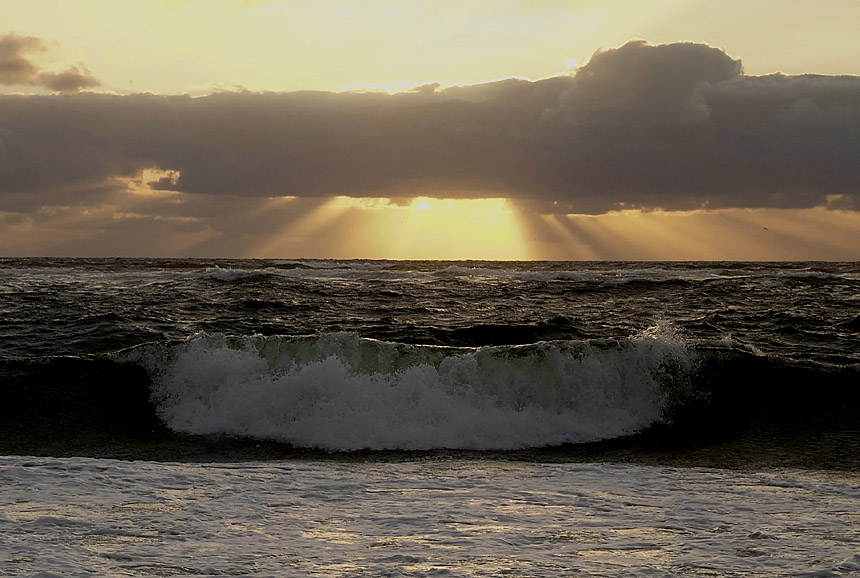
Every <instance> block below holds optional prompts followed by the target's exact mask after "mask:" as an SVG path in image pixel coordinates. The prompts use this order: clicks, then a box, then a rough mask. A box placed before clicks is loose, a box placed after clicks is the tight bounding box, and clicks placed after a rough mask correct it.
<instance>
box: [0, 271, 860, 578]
mask: <svg viewBox="0 0 860 578" xmlns="http://www.w3.org/2000/svg"><path fill="white" fill-rule="evenodd" d="M0 314H2V316H0V388H2V390H0V391H2V393H0V395H2V400H3V401H2V404H0V574H2V575H9V576H41V577H49V576H93V575H96V576H180V575H181V576H195V575H200V576H208V575H231V576H245V575H253V576H293V575H295V576H307V575H316V576H560V575H581V576H618V575H659V576H666V575H678V576H857V575H860V263H799V262H798V263H759V262H756V263H744V262H682V263H680V262H663V263H643V262H631V263H609V262H477V261H461V262H434V261H414V262H412V261H331V260H229V259H52V258H38V259H36V258H34V259H17V258H16V259H12V258H7V259H0Z"/></svg>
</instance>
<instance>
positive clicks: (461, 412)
mask: <svg viewBox="0 0 860 578" xmlns="http://www.w3.org/2000/svg"><path fill="white" fill-rule="evenodd" d="M134 355H136V356H138V360H140V361H143V362H144V363H145V364H146V365H147V366H148V367H149V368H150V371H151V372H152V373H153V381H154V385H153V387H154V394H153V395H154V399H155V401H156V403H157V409H158V413H159V415H160V416H161V417H162V418H163V419H164V420H165V421H166V423H167V424H168V426H169V427H171V428H172V429H174V430H176V431H181V432H187V433H195V434H213V433H223V434H232V435H242V436H251V437H258V438H266V439H274V440H279V441H284V442H289V443H292V444H295V445H298V446H303V447H318V448H325V449H330V450H357V449H364V448H371V449H431V448H458V449H515V448H524V447H540V446H546V445H556V444H562V443H568V442H584V441H591V440H598V439H604V438H611V437H616V436H621V435H625V434H630V433H633V432H635V431H638V430H641V429H642V428H645V427H647V426H648V425H650V424H653V423H655V422H656V421H658V420H659V419H660V414H661V390H660V387H659V385H658V383H657V381H656V374H657V372H658V370H659V368H660V367H661V364H663V363H664V362H665V361H666V359H667V358H668V357H671V358H674V359H675V360H676V361H677V360H683V359H685V357H686V356H687V355H688V354H687V353H686V350H685V349H684V347H683V344H682V343H681V342H680V340H678V339H674V340H672V339H665V338H662V337H660V336H657V335H654V336H647V337H642V338H636V339H632V340H624V341H602V342H584V341H569V342H547V343H538V344H534V345H529V346H516V347H513V346H507V347H484V348H479V349H454V348H440V347H422V346H410V345H405V344H397V343H385V342H380V341H375V340H371V339H361V338H359V337H358V336H357V335H355V334H349V333H336V334H327V335H322V336H316V337H304V338H287V337H262V336H255V337H236V338H229V337H224V336H217V335H216V336H207V335H198V336H195V337H194V338H192V339H190V340H188V341H187V342H185V343H182V344H180V345H178V346H174V347H172V348H167V349H165V348H163V347H154V346H153V347H149V348H142V349H139V350H136V351H135V353H134Z"/></svg>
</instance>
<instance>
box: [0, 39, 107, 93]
mask: <svg viewBox="0 0 860 578" xmlns="http://www.w3.org/2000/svg"><path fill="white" fill-rule="evenodd" d="M42 50H44V44H43V43H42V40H41V39H39V38H35V37H32V36H18V35H15V34H6V35H5V36H0V84H3V85H7V86H13V85H16V84H21V85H32V86H41V87H44V88H47V89H49V90H53V91H57V92H72V91H76V90H80V89H82V88H93V87H96V86H99V84H100V82H99V81H98V80H97V79H96V78H95V77H94V76H93V75H92V74H91V73H90V72H89V71H88V70H86V69H81V68H79V67H77V66H70V67H69V68H67V69H66V70H65V71H63V72H46V71H43V70H41V69H40V68H39V67H38V66H36V65H35V64H34V63H33V62H32V61H31V60H30V59H29V58H27V55H28V54H32V53H33V52H40V51H42Z"/></svg>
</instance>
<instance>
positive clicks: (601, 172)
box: [0, 0, 860, 260]
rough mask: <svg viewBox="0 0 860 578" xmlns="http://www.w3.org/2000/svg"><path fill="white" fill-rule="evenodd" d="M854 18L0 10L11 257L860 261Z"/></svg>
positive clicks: (649, 8) (579, 11)
mask: <svg viewBox="0 0 860 578" xmlns="http://www.w3.org/2000/svg"><path fill="white" fill-rule="evenodd" d="M858 21H860V2H847V1H842V0H817V1H814V2H813V1H807V0H755V1H753V2H750V1H749V0H744V1H743V2H741V1H737V0H721V1H719V2H717V1H710V0H650V1H649V2H641V1H640V0H635V1H634V0H615V1H602V2H599V1H593V0H566V1H559V0H531V1H520V2H518V1H512V0H495V1H489V0H486V1H485V0H472V1H470V0H459V1H449V0H435V1H424V0H419V1H411V2H410V1H394V0H367V1H363V0H314V1H311V0H278V1H276V0H148V1H144V0H124V1H123V2H116V1H113V0H0V256H139V257H158V256H178V257H213V258H215V257H259V258H335V259H347V258H357V259H518V260H519V259H554V260H555V259H558V260H562V259H570V260H860V163H858V162H857V161H856V159H857V151H860V40H858V38H857V35H856V32H855V28H856V22H858Z"/></svg>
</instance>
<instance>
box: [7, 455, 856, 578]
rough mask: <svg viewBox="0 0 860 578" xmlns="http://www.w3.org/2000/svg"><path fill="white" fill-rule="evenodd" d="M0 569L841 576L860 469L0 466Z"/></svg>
mask: <svg viewBox="0 0 860 578" xmlns="http://www.w3.org/2000/svg"><path fill="white" fill-rule="evenodd" d="M0 464H2V469H0V484H2V488H3V489H2V510H0V511H1V512H2V517H0V572H2V574H3V575H4V576H16V575H24V576H35V575H37V576H54V575H56V576H93V575H96V576H211V575H219V576H221V575H227V576H251V575H253V576H311V575H313V576H568V575H574V576H576V575H579V576H644V575H653V576H667V575H678V576H852V575H858V573H860V509H858V505H860V477H858V475H857V474H835V473H832V472H831V473H828V474H826V475H824V474H822V473H820V472H809V471H799V470H788V471H768V472H746V473H740V472H733V471H727V470H714V469H699V468H665V467H653V466H639V465H611V464H530V463H511V462H499V461H484V460H480V459H478V460H474V459H470V460H460V459H452V460H443V459H435V460H416V461H405V462H400V463H390V462H389V463H375V462H372V461H360V462H341V463H338V462H327V463H317V462H313V461H299V462H289V463H244V464H223V463H222V464H177V463H153V462H127V461H117V460H102V459H91V458H90V459H80V458H67V459H57V458H27V457H6V458H2V460H0Z"/></svg>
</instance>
